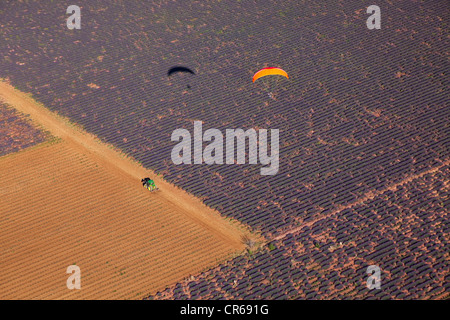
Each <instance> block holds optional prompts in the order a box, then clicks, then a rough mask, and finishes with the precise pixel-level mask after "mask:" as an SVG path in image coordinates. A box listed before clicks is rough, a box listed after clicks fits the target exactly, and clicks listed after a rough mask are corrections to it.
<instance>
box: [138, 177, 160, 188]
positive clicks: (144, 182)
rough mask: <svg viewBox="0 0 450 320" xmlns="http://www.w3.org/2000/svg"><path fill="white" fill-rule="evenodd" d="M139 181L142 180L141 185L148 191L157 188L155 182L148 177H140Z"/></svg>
mask: <svg viewBox="0 0 450 320" xmlns="http://www.w3.org/2000/svg"><path fill="white" fill-rule="evenodd" d="M141 182H142V186H143V187H144V188H146V189H148V190H149V191H156V190H159V189H158V187H157V186H156V184H155V182H154V181H153V180H152V179H150V178H144V179H141Z"/></svg>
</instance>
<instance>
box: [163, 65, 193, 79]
mask: <svg viewBox="0 0 450 320" xmlns="http://www.w3.org/2000/svg"><path fill="white" fill-rule="evenodd" d="M177 72H187V73H190V74H195V72H194V71H192V70H191V69H189V68H186V67H183V66H175V67H172V68H170V69H169V71H167V76H168V77H170V76H171V75H172V74H174V73H177Z"/></svg>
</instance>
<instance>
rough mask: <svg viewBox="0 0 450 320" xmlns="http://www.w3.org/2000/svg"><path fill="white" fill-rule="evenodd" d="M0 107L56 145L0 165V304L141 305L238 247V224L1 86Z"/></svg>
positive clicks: (46, 145) (11, 157) (244, 231)
mask: <svg viewBox="0 0 450 320" xmlns="http://www.w3.org/2000/svg"><path fill="white" fill-rule="evenodd" d="M0 100H1V101H3V102H5V103H7V104H9V105H11V106H13V107H14V108H16V109H17V110H18V111H20V112H22V113H25V114H29V115H30V117H31V119H32V121H33V122H34V123H35V124H37V125H40V126H42V127H43V128H44V129H45V130H48V131H49V132H50V133H51V134H52V135H53V136H54V137H55V139H54V140H52V141H47V142H44V143H41V144H39V145H37V146H34V147H32V148H29V149H26V150H23V151H21V152H18V153H14V154H9V155H7V156H4V157H1V158H0V180H1V181H2V184H1V186H0V208H2V209H1V214H0V225H1V232H0V243H1V246H0V251H1V254H0V256H1V257H2V259H1V260H0V269H1V270H2V272H1V274H0V283H1V284H2V287H1V290H0V297H1V298H2V299H117V298H120V299H141V298H143V297H144V296H145V295H148V294H149V293H155V292H156V291H158V290H161V289H164V288H165V287H166V286H167V285H170V284H173V283H175V282H177V281H180V280H182V279H183V278H186V277H188V276H189V275H191V274H196V273H198V272H200V271H201V270H205V269H206V268H208V267H212V266H214V265H216V264H217V263H218V262H220V261H223V260H224V259H226V258H230V257H232V256H233V255H235V254H238V253H240V252H242V251H243V250H244V249H245V244H244V243H243V241H242V238H243V236H244V235H249V232H248V231H247V229H246V228H245V227H244V226H243V225H241V224H239V223H238V222H236V221H231V220H225V219H223V218H222V217H221V216H220V215H219V213H218V212H217V211H214V210H213V209H210V208H208V207H206V206H205V205H204V204H202V203H201V201H200V200H198V199H196V198H194V197H192V196H191V195H189V194H187V193H186V192H184V191H183V190H181V189H179V188H177V187H175V186H173V185H171V184H169V183H167V182H165V181H164V180H163V179H161V178H159V177H157V176H156V175H155V174H153V173H152V172H151V171H149V170H147V169H145V168H143V167H142V166H140V165H139V164H138V163H136V162H134V161H133V160H132V159H130V158H127V157H126V156H124V155H123V154H121V153H120V152H118V151H117V150H114V149H113V148H112V147H111V146H108V145H105V144H103V143H102V142H101V141H100V140H98V139H97V138H96V137H94V136H92V135H90V134H87V133H85V132H83V131H82V130H81V129H80V128H79V127H76V126H75V125H73V124H71V123H69V122H68V121H65V120H64V119H63V118H61V117H59V116H57V115H55V114H53V113H52V112H50V111H49V110H47V109H45V108H44V107H43V106H41V105H39V104H37V103H35V102H34V100H33V99H32V98H30V97H29V96H28V95H26V94H23V93H21V92H18V91H17V90H15V89H14V88H13V87H11V86H10V85H9V84H7V83H4V82H0ZM145 176H150V177H152V178H154V180H155V182H156V185H157V186H158V187H159V188H160V191H158V192H155V193H150V192H149V191H148V190H146V189H144V188H142V185H141V184H140V178H142V177H145ZM251 236H252V237H254V238H255V239H256V238H257V236H254V235H251ZM72 264H75V265H77V266H79V267H80V269H81V290H69V289H68V288H67V286H66V281H67V278H68V277H69V274H66V269H67V267H68V266H69V265H72Z"/></svg>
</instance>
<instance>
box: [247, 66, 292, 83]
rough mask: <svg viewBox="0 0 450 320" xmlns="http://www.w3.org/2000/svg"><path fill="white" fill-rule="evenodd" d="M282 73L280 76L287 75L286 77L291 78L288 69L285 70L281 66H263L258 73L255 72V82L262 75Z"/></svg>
mask: <svg viewBox="0 0 450 320" xmlns="http://www.w3.org/2000/svg"><path fill="white" fill-rule="evenodd" d="M274 74H275V75H280V76H285V77H286V78H288V79H289V76H288V74H287V72H286V71H284V70H283V69H280V68H263V69H261V70H259V71H258V72H257V73H255V75H254V76H253V82H255V81H256V80H258V79H259V78H261V77H265V76H269V75H274Z"/></svg>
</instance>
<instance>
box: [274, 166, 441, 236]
mask: <svg viewBox="0 0 450 320" xmlns="http://www.w3.org/2000/svg"><path fill="white" fill-rule="evenodd" d="M448 165H450V159H448V160H444V161H442V163H441V164H440V165H437V166H435V167H432V168H430V169H428V170H425V171H423V172H421V173H416V174H412V175H410V176H408V177H406V178H404V179H403V180H401V181H399V182H397V183H393V184H390V185H388V186H387V187H385V188H383V189H381V190H379V191H369V192H366V193H365V194H364V195H363V196H362V197H360V198H359V199H357V200H355V201H353V202H351V203H349V204H347V205H345V206H339V207H338V208H337V209H335V210H333V211H332V212H331V213H330V214H328V215H326V216H320V217H318V218H317V219H314V220H313V221H308V222H307V223H304V224H302V225H301V226H298V227H295V228H293V229H290V230H287V231H285V232H283V233H281V234H279V235H278V236H275V237H273V238H272V241H278V240H282V239H284V238H285V237H287V236H288V235H290V234H293V233H297V232H300V231H302V230H303V228H305V227H310V226H312V225H313V224H315V223H317V222H318V221H321V220H323V219H327V218H330V217H332V216H334V215H336V214H338V213H339V212H342V211H343V210H346V209H350V208H353V207H354V206H357V205H360V204H363V203H364V202H366V201H370V200H373V199H375V198H376V197H378V196H380V195H382V194H383V193H385V192H387V191H393V192H395V191H396V190H397V189H398V187H400V186H403V185H405V184H407V183H410V182H412V181H414V180H417V179H420V178H422V177H423V176H425V175H427V174H430V173H434V172H436V171H439V170H440V169H442V168H443V167H445V166H448Z"/></svg>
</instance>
